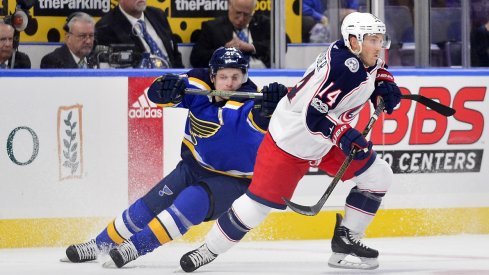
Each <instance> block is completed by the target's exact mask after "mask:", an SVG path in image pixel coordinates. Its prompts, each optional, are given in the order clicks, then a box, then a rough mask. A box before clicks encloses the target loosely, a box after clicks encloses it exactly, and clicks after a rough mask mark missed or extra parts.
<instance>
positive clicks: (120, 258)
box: [103, 240, 139, 268]
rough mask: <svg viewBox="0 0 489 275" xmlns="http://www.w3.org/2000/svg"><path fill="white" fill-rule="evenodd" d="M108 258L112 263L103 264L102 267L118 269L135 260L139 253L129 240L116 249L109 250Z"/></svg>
mask: <svg viewBox="0 0 489 275" xmlns="http://www.w3.org/2000/svg"><path fill="white" fill-rule="evenodd" d="M109 256H110V258H111V259H112V261H110V260H109V261H107V262H105V263H104V264H103V267H106V268H110V267H114V265H115V266H117V267H118V268H121V267H123V266H124V265H126V264H127V263H129V262H131V261H134V260H136V259H137V258H138V257H139V253H138V251H137V250H136V247H135V246H134V244H133V243H132V242H131V241H130V240H127V241H125V242H123V243H122V244H121V245H119V246H118V247H116V248H113V249H112V250H110V251H109Z"/></svg>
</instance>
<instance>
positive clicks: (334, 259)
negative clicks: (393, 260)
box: [328, 253, 379, 270]
mask: <svg viewBox="0 0 489 275" xmlns="http://www.w3.org/2000/svg"><path fill="white" fill-rule="evenodd" d="M328 266H329V267H333V268H343V269H361V270H372V269H376V268H378V267H379V262H378V260H377V258H363V257H356V256H353V255H348V254H342V253H333V255H331V257H330V258H329V261H328Z"/></svg>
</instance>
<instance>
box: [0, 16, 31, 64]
mask: <svg viewBox="0 0 489 275" xmlns="http://www.w3.org/2000/svg"><path fill="white" fill-rule="evenodd" d="M13 56H14V28H13V27H12V26H11V25H10V24H6V23H5V22H4V21H3V20H2V19H0V69H11V68H12V63H14V66H13V68H14V69H30V68H31V60H30V59H29V56H28V55H26V54H25V53H21V52H18V51H15V60H14V61H12V60H13V58H12V57H13Z"/></svg>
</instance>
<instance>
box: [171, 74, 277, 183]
mask: <svg viewBox="0 0 489 275" xmlns="http://www.w3.org/2000/svg"><path fill="white" fill-rule="evenodd" d="M186 80H187V87H189V88H198V89H203V90H213V89H215V88H214V84H213V83H212V82H211V79H210V76H209V69H193V70H191V71H189V72H188V73H187V74H186ZM239 91H249V92H256V91H257V87H256V85H255V84H254V83H253V82H252V81H251V80H249V79H248V81H247V82H246V83H244V84H243V85H242V87H241V88H240V89H239ZM174 107H178V108H185V109H188V116H187V121H186V125H185V136H184V139H183V142H182V154H181V156H182V159H183V160H184V161H189V162H195V161H197V162H198V163H199V164H200V166H202V167H204V168H205V169H207V170H210V171H213V172H217V173H221V174H225V175H229V176H234V177H243V178H251V176H252V175H253V167H254V165H255V157H256V152H257V150H258V146H259V145H260V143H261V141H262V139H263V137H264V134H265V132H266V129H267V127H268V123H269V119H268V118H265V117H263V116H261V115H260V110H259V109H256V108H254V100H252V99H247V100H243V101H235V100H228V101H224V102H215V101H214V100H213V98H212V97H209V96H202V95H188V94H186V95H184V97H183V100H182V102H181V103H179V104H177V105H175V106H174Z"/></svg>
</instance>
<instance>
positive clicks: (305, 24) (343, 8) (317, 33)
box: [302, 0, 359, 43]
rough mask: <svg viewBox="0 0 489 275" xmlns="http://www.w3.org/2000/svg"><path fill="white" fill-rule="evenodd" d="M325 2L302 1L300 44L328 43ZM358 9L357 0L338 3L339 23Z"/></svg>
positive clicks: (328, 27)
mask: <svg viewBox="0 0 489 275" xmlns="http://www.w3.org/2000/svg"><path fill="white" fill-rule="evenodd" d="M327 2H328V1H327V0H302V42H304V43H308V42H314V43H320V42H329V39H330V37H329V32H330V26H329V19H328V16H327V13H328V11H327V8H328V5H327ZM358 7H359V0H342V1H340V7H339V8H340V10H339V11H340V14H339V18H340V20H339V22H341V21H342V20H343V18H344V17H345V16H347V15H348V14H350V13H352V12H354V11H357V10H358ZM311 34H312V35H311Z"/></svg>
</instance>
